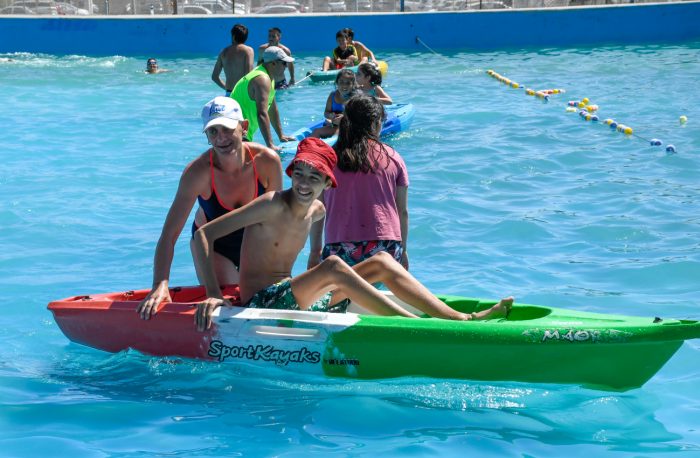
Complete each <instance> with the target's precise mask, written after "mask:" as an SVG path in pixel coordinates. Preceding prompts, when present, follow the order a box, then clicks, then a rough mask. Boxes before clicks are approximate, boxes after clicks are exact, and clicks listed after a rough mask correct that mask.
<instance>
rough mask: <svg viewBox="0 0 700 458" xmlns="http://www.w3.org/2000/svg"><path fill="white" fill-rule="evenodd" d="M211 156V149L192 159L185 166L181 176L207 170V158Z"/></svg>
mask: <svg viewBox="0 0 700 458" xmlns="http://www.w3.org/2000/svg"><path fill="white" fill-rule="evenodd" d="M210 155H211V149H208V150H206V151H204V152H203V153H201V154H199V155H198V156H197V157H195V158H194V159H192V160H191V161H190V163H189V164H187V165H186V166H185V170H183V171H182V174H183V175H186V174H198V173H202V171H207V170H209V162H210V161H209V157H210Z"/></svg>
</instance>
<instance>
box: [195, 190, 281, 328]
mask: <svg viewBox="0 0 700 458" xmlns="http://www.w3.org/2000/svg"><path fill="white" fill-rule="evenodd" d="M275 194H276V193H272V192H269V193H266V194H263V195H262V196H260V197H258V198H257V199H255V200H253V201H252V202H250V203H248V204H246V205H244V206H242V207H241V208H239V209H237V210H233V211H231V212H229V213H226V214H225V215H222V216H220V217H218V218H217V219H215V220H213V221H210V222H208V223H207V224H205V225H203V226H202V227H200V228H199V229H197V231H196V232H195V233H194V242H193V246H192V254H193V256H194V262H195V265H196V268H197V272H200V273H201V275H202V279H203V282H204V286H205V288H206V291H207V297H208V299H207V300H206V301H204V302H202V303H200V304H198V305H197V313H195V323H196V325H197V329H198V330H200V331H203V330H204V329H209V328H210V327H211V312H213V311H214V309H216V308H217V307H219V306H221V305H231V304H230V302H229V301H227V300H224V298H223V295H222V294H221V287H220V285H219V280H218V279H217V278H216V273H215V271H214V259H213V256H212V255H213V252H214V242H215V241H216V240H217V239H219V238H221V237H224V236H226V235H228V234H230V233H232V232H235V231H237V230H239V229H242V228H244V227H246V226H250V225H251V224H256V223H260V222H262V221H264V220H265V219H267V216H268V215H267V214H268V212H269V211H274V210H271V205H272V204H271V200H272V198H273V196H274V195H275Z"/></svg>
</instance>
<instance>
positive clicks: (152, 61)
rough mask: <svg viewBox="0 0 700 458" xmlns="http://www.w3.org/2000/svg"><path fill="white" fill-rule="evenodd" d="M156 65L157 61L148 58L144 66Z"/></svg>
mask: <svg viewBox="0 0 700 458" xmlns="http://www.w3.org/2000/svg"><path fill="white" fill-rule="evenodd" d="M151 63H153V64H158V61H157V60H156V59H155V58H154V57H149V58H148V60H147V61H146V65H148V64H151Z"/></svg>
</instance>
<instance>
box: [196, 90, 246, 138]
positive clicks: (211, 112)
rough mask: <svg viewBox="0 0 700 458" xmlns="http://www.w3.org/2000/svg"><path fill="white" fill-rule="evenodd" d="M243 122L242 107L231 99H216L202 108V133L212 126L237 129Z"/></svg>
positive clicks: (221, 97)
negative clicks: (240, 122)
mask: <svg viewBox="0 0 700 458" xmlns="http://www.w3.org/2000/svg"><path fill="white" fill-rule="evenodd" d="M239 121H243V111H242V110H241V106H240V105H239V104H238V102H236V101H235V100H233V99H232V98H231V97H223V96H219V97H214V99H213V100H210V101H209V103H207V104H206V105H204V108H202V123H204V127H203V128H202V132H204V131H205V130H207V129H208V128H210V127H211V126H224V127H227V128H229V129H235V128H236V126H237V125H238V123H239Z"/></svg>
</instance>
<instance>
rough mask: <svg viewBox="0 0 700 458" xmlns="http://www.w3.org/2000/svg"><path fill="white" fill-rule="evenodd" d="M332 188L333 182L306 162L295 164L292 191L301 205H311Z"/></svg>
mask: <svg viewBox="0 0 700 458" xmlns="http://www.w3.org/2000/svg"><path fill="white" fill-rule="evenodd" d="M330 187H331V180H330V178H328V177H327V176H326V175H324V174H323V173H321V172H319V171H318V170H317V169H315V168H314V167H312V166H310V165H309V164H307V163H305V162H297V163H296V164H294V170H293V171H292V190H293V192H294V195H295V196H296V198H297V200H299V202H300V203H308V204H311V203H312V202H313V201H314V200H316V199H317V198H318V197H319V196H320V195H321V193H322V192H323V191H324V190H325V189H327V188H330Z"/></svg>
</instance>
